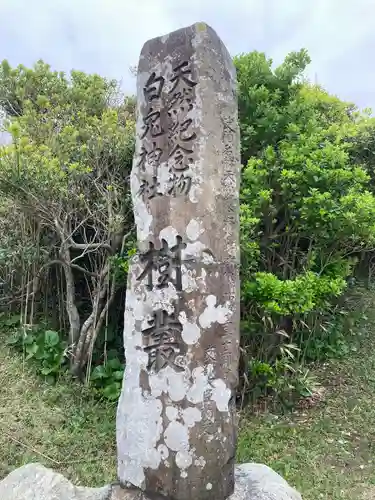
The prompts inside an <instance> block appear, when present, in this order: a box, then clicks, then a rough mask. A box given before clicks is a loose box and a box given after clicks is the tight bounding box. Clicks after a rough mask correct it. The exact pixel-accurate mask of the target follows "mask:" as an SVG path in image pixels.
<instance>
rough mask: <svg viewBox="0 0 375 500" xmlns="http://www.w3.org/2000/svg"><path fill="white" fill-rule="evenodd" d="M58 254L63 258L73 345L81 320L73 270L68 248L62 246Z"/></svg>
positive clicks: (71, 343) (71, 342)
mask: <svg viewBox="0 0 375 500" xmlns="http://www.w3.org/2000/svg"><path fill="white" fill-rule="evenodd" d="M60 255H61V258H62V260H63V268H64V274H65V284H66V312H67V314H68V318H69V343H70V345H71V346H74V344H75V343H76V342H77V340H78V337H79V330H80V326H81V321H80V317H79V313H78V309H77V306H76V303H75V283H74V276H73V270H72V268H71V266H70V265H69V263H70V261H71V258H70V250H69V248H67V247H66V246H62V247H61V250H60Z"/></svg>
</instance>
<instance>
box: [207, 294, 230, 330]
mask: <svg viewBox="0 0 375 500" xmlns="http://www.w3.org/2000/svg"><path fill="white" fill-rule="evenodd" d="M216 302H217V298H216V297H215V295H209V296H208V297H206V304H207V307H206V308H205V310H204V311H203V312H202V314H201V315H200V316H199V324H200V325H201V327H202V328H210V326H212V325H213V324H214V323H219V324H220V325H224V324H225V323H227V322H228V320H229V318H230V317H231V316H232V314H233V312H232V311H231V309H230V308H229V302H227V303H226V304H225V305H223V306H220V305H218V306H217V305H216Z"/></svg>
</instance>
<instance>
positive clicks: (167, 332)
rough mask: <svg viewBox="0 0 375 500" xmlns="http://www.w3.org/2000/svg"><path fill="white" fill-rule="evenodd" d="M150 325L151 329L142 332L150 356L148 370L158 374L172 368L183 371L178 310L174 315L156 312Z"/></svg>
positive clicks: (161, 311) (160, 310) (160, 311)
mask: <svg viewBox="0 0 375 500" xmlns="http://www.w3.org/2000/svg"><path fill="white" fill-rule="evenodd" d="M148 324H149V327H148V328H146V329H144V330H142V335H143V338H144V351H145V352H147V354H148V365H147V369H148V370H150V369H153V370H154V371H155V372H158V371H160V370H161V369H162V368H165V367H166V366H171V367H172V368H174V369H175V370H178V371H183V370H184V367H183V366H181V364H179V363H178V356H179V354H180V348H179V346H180V345H181V332H182V325H181V323H180V322H179V320H178V313H177V309H176V308H175V310H174V311H173V312H172V314H168V312H167V311H165V310H163V309H159V310H157V311H155V312H154V313H153V315H152V318H151V319H150V320H149V321H148Z"/></svg>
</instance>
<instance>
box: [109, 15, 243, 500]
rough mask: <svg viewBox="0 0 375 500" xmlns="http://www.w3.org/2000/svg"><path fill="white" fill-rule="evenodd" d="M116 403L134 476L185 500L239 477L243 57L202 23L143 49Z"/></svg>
mask: <svg viewBox="0 0 375 500" xmlns="http://www.w3.org/2000/svg"><path fill="white" fill-rule="evenodd" d="M137 88H138V119H137V141H136V154H135V157H134V163H133V169H132V174H131V186H132V196H133V202H134V213H135V220H136V224H137V236H138V247H139V251H140V253H139V255H137V256H136V257H135V258H134V259H133V261H132V264H131V266H130V270H129V283H128V291H127V297H126V311H125V327H124V343H125V354H126V372H125V376H124V382H123V390H122V394H121V397H120V401H119V406H118V413H117V444H118V474H119V479H120V481H121V483H122V484H124V485H125V484H128V483H129V484H132V485H134V486H136V487H139V488H141V489H142V490H144V491H146V492H148V493H152V494H156V493H160V494H163V495H166V496H169V497H172V498H176V499H178V500H187V499H191V498H200V499H215V500H216V499H222V498H225V497H228V496H229V495H230V494H231V493H232V492H233V488H234V456H235V445H236V412H235V401H234V396H235V387H236V384H237V373H238V352H239V284H238V267H239V243H238V233H239V221H238V212H239V210H238V207H239V202H238V192H239V173H240V155H239V131H238V123H237V102H236V95H235V70H234V67H233V64H232V60H231V58H230V56H229V54H228V52H227V50H226V48H225V47H224V45H223V43H222V42H221V40H220V39H219V38H218V36H217V35H216V33H215V32H214V31H213V30H212V29H211V28H210V27H209V26H207V25H206V24H204V23H198V24H195V25H193V26H190V27H188V28H185V29H182V30H178V31H176V32H173V33H171V34H169V35H167V36H164V37H161V38H156V39H154V40H151V41H149V42H147V43H146V44H145V46H144V47H143V50H142V53H141V57H140V62H139V69H138V81H137Z"/></svg>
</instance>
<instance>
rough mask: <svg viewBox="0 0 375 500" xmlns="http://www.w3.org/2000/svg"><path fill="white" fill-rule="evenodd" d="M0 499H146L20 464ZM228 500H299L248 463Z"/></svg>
mask: <svg viewBox="0 0 375 500" xmlns="http://www.w3.org/2000/svg"><path fill="white" fill-rule="evenodd" d="M0 499H1V500H148V498H147V497H145V496H144V495H143V494H142V493H141V492H140V491H139V490H137V489H134V490H128V489H121V488H119V487H111V486H104V487H103V488H83V487H79V486H73V485H72V484H71V483H70V481H68V480H67V479H65V478H64V476H62V475H61V474H58V473H57V472H54V471H53V470H51V469H47V468H45V467H43V466H42V465H40V464H29V465H24V466H23V467H20V468H19V469H16V470H15V471H13V472H12V473H10V474H9V475H8V476H7V477H6V478H5V479H3V480H2V481H0ZM198 500H199V499H198ZM230 500H302V498H301V495H300V494H299V493H298V492H297V491H296V490H295V489H293V488H291V487H290V486H289V485H288V483H287V482H286V481H285V479H283V478H282V477H281V476H279V474H277V473H276V472H275V471H273V470H272V469H270V468H269V467H267V466H266V465H261V464H251V463H249V464H242V465H237V466H236V469H235V490H234V493H233V495H232V496H231V497H230Z"/></svg>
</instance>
